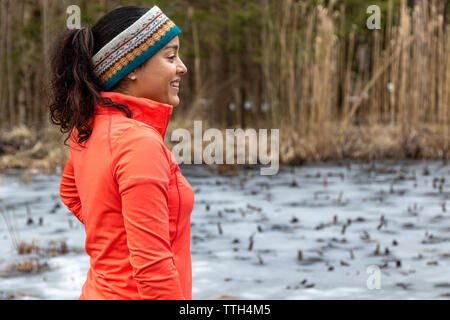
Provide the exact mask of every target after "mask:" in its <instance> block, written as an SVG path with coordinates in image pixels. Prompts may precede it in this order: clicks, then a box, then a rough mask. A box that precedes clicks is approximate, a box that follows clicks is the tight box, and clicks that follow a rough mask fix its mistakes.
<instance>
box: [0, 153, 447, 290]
mask: <svg viewBox="0 0 450 320" xmlns="http://www.w3.org/2000/svg"><path fill="white" fill-rule="evenodd" d="M182 172H183V174H184V175H185V176H186V178H187V179H188V181H189V182H190V183H191V185H192V187H193V188H194V190H195V206H194V210H193V212H192V216H191V222H192V227H191V255H192V271H193V288H192V293H193V299H221V298H235V299H448V298H450V277H449V271H450V201H449V199H450V167H449V166H448V165H444V164H443V163H442V162H432V161H377V162H370V163H352V162H346V163H319V164H307V165H304V166H300V167H281V168H280V171H279V173H278V174H277V175H275V176H260V175H259V168H254V169H250V170H244V169H240V170H238V171H237V175H235V176H219V175H217V174H215V173H214V172H212V171H210V170H209V169H208V168H206V167H204V166H198V165H195V166H194V165H191V166H187V165H185V166H183V167H182ZM21 174H22V172H19V171H12V172H8V173H2V174H1V175H0V208H2V210H3V211H0V213H2V212H3V213H2V217H1V218H0V220H2V222H0V278H1V280H0V298H4V299H77V298H78V297H79V295H80V293H81V287H82V285H83V283H84V281H85V278H86V274H87V271H88V268H89V257H88V256H87V255H86V253H85V251H84V249H83V248H84V241H85V235H84V229H83V226H82V225H81V223H80V222H79V221H78V220H77V219H76V218H75V217H74V216H73V215H72V214H71V213H70V212H69V211H68V210H67V209H66V208H65V207H64V205H62V203H61V202H60V199H59V195H58V192H59V181H60V177H59V176H57V175H44V174H40V173H36V174H35V176H34V178H33V179H32V180H31V182H29V183H25V182H24V179H20V176H21ZM5 218H6V219H5ZM30 218H31V219H32V221H33V223H29V224H27V221H29V219H30ZM39 218H42V224H41V225H40V224H39ZM349 219H350V220H349ZM334 220H335V221H334ZM6 221H8V224H9V229H8V225H7V223H6ZM383 221H384V222H383ZM334 222H335V223H334ZM14 236H16V237H17V238H18V239H19V240H22V241H25V242H27V243H32V241H33V240H34V241H35V244H36V246H37V247H39V248H41V251H40V252H31V253H29V254H21V255H19V254H18V253H17V251H16V250H15V249H14V246H13V242H12V237H14ZM52 241H53V243H52ZM63 242H64V243H65V244H66V245H67V253H66V252H63V253H60V254H54V255H51V254H48V252H45V249H46V248H47V249H48V248H51V247H52V246H56V247H57V246H58V245H60V244H61V243H63ZM377 246H378V254H376V253H375V251H376V248H377ZM386 248H387V249H386ZM299 250H301V258H302V259H301V260H299ZM386 250H388V252H387V251H386ZM23 261H34V262H37V263H38V264H41V265H43V266H44V268H43V269H42V270H39V271H32V272H23V271H20V270H12V268H11V266H13V265H14V264H16V265H17V263H20V262H23ZM373 265H375V266H378V267H379V270H380V275H381V278H380V285H381V288H380V289H369V288H368V286H367V281H368V279H369V277H370V276H371V274H370V273H368V267H369V266H373ZM16 269H17V268H16Z"/></svg>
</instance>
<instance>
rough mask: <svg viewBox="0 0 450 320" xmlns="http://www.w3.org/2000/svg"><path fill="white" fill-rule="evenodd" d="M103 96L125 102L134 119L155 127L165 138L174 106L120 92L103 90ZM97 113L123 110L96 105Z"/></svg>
mask: <svg viewBox="0 0 450 320" xmlns="http://www.w3.org/2000/svg"><path fill="white" fill-rule="evenodd" d="M100 94H101V96H102V97H105V98H110V99H111V100H112V101H114V102H118V103H123V104H125V105H126V106H127V107H128V108H129V109H130V110H131V112H132V113H133V119H134V120H137V121H140V122H143V123H145V124H148V125H149V126H152V127H153V128H155V129H156V130H157V131H158V132H159V133H160V134H161V136H162V138H163V139H164V135H165V134H166V130H167V125H168V124H169V120H170V116H171V115H172V110H173V106H171V105H168V104H164V103H161V102H157V101H154V100H150V99H147V98H138V97H134V96H130V95H126V94H123V93H118V92H111V91H108V92H106V91H102V92H100ZM96 113H97V114H105V113H122V114H124V113H123V112H122V111H120V110H118V109H116V108H113V107H101V106H98V105H96Z"/></svg>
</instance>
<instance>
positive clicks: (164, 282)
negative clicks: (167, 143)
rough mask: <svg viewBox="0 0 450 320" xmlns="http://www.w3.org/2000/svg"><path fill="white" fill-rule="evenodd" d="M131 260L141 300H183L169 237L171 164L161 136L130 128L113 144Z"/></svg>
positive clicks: (114, 172)
mask: <svg viewBox="0 0 450 320" xmlns="http://www.w3.org/2000/svg"><path fill="white" fill-rule="evenodd" d="M112 161H113V162H112V170H113V175H114V177H115V179H116V182H117V185H118V189H119V194H120V197H121V199H122V214H123V219H124V225H125V230H126V234H127V244H128V249H129V250H130V262H131V265H132V267H133V276H134V278H135V280H136V283H137V287H138V291H139V294H140V296H141V298H142V299H152V300H184V299H185V297H184V296H183V293H182V288H181V283H180V279H179V274H178V271H177V269H176V267H175V264H174V260H173V254H172V249H171V244H170V237H169V209H168V188H169V181H170V166H169V162H168V158H167V155H166V152H165V149H164V142H163V140H162V139H161V137H160V136H159V135H158V134H157V133H156V132H155V131H154V130H152V129H151V128H148V127H132V128H129V129H127V130H126V131H125V133H123V134H122V135H121V136H120V138H118V139H117V141H116V142H115V143H114V144H113V146H112Z"/></svg>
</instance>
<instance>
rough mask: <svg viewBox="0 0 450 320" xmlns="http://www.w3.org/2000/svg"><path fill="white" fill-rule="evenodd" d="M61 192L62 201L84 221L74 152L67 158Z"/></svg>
mask: <svg viewBox="0 0 450 320" xmlns="http://www.w3.org/2000/svg"><path fill="white" fill-rule="evenodd" d="M59 193H60V197H61V200H62V202H63V203H64V204H65V205H66V206H67V208H68V209H69V210H70V211H71V212H72V213H73V214H74V215H75V216H76V217H77V218H78V220H80V221H81V222H82V223H84V221H83V217H82V210H81V201H80V197H79V195H78V190H77V185H76V183H75V176H74V171H73V164H72V154H70V155H69V158H68V159H67V163H66V166H65V168H64V172H63V175H62V178H61V185H60V188H59Z"/></svg>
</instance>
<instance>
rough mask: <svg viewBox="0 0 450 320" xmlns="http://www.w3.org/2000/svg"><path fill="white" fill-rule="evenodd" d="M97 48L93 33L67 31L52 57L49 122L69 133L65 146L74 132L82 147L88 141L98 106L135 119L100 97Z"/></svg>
mask: <svg viewBox="0 0 450 320" xmlns="http://www.w3.org/2000/svg"><path fill="white" fill-rule="evenodd" d="M94 47H95V43H94V34H93V32H92V30H91V29H89V28H87V27H83V28H81V29H71V30H69V29H68V30H66V31H64V32H63V33H62V34H61V36H60V37H59V39H58V41H57V42H56V45H55V47H54V48H53V50H52V53H51V56H50V59H51V60H50V67H51V83H50V88H51V89H50V90H51V102H50V105H49V108H50V121H51V122H52V123H53V124H55V125H58V126H60V131H61V133H63V134H66V133H69V135H68V136H67V138H66V139H65V142H66V141H67V140H68V139H69V137H70V136H71V135H72V131H73V129H76V131H77V133H78V134H77V136H76V137H73V138H75V139H76V142H77V143H78V144H79V145H81V143H82V142H84V141H86V140H88V139H89V137H90V135H91V133H92V127H91V124H90V120H91V118H92V116H93V115H94V112H95V104H99V105H101V106H104V107H115V108H117V109H119V110H122V111H124V112H125V114H126V116H127V117H131V116H132V114H131V111H130V109H129V108H128V107H127V106H126V105H123V104H119V103H115V102H112V101H111V99H109V98H103V97H102V96H101V94H100V91H101V86H100V84H99V82H98V80H97V78H96V76H95V74H94V72H93V68H92V63H91V58H92V56H93V55H94Z"/></svg>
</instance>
